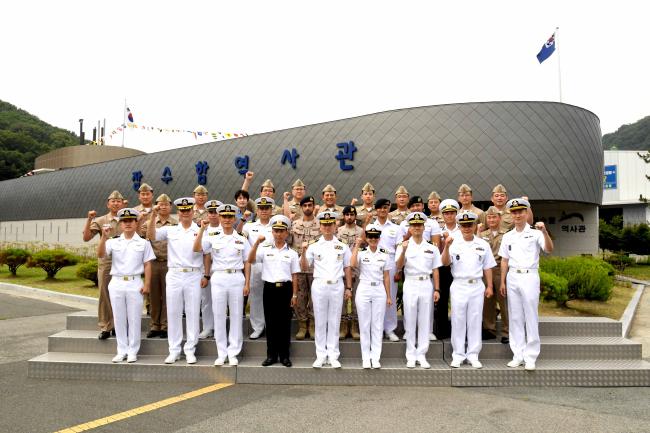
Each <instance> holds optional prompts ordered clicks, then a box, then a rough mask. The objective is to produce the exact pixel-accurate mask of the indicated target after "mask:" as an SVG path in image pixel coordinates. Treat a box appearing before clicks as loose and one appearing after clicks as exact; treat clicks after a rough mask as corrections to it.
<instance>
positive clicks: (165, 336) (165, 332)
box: [158, 331, 167, 338]
mask: <svg viewBox="0 0 650 433" xmlns="http://www.w3.org/2000/svg"><path fill="white" fill-rule="evenodd" d="M158 336H159V337H160V338H167V331H160V333H159V334H158Z"/></svg>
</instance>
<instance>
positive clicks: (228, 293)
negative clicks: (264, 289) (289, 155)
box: [194, 204, 250, 366]
mask: <svg viewBox="0 0 650 433" xmlns="http://www.w3.org/2000/svg"><path fill="white" fill-rule="evenodd" d="M217 212H219V219H220V220H221V229H222V233H221V234H219V235H217V236H213V237H209V238H203V236H202V235H203V233H202V232H203V231H204V230H205V228H206V226H207V224H205V223H204V224H203V225H202V226H201V229H200V230H199V237H198V238H197V239H196V240H195V241H194V251H199V252H200V251H202V252H203V254H204V255H205V256H206V257H207V258H208V262H207V264H206V273H207V270H210V271H211V273H212V277H211V279H210V282H211V286H212V312H213V313H214V340H215V343H216V345H217V359H216V360H215V361H214V365H223V364H224V363H225V362H226V358H228V362H229V364H230V365H233V366H234V365H238V364H239V360H238V359H237V356H238V355H239V353H240V352H241V348H242V344H243V342H244V338H243V336H242V325H243V323H242V322H243V319H242V314H243V308H244V296H245V295H248V292H249V287H250V286H249V277H250V264H249V263H248V256H249V253H250V245H249V244H248V241H247V240H246V238H245V237H244V236H242V235H240V234H239V233H237V232H236V231H235V229H234V224H235V214H236V213H237V207H236V206H235V205H232V204H222V205H221V206H219V207H218V208H217ZM226 309H228V311H229V312H230V329H229V331H228V333H227V334H226Z"/></svg>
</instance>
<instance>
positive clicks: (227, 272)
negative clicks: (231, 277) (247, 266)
mask: <svg viewBox="0 0 650 433" xmlns="http://www.w3.org/2000/svg"><path fill="white" fill-rule="evenodd" d="M212 272H223V273H225V274H235V273H237V272H241V269H215V270H214V271H212Z"/></svg>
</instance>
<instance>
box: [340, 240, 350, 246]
mask: <svg viewBox="0 0 650 433" xmlns="http://www.w3.org/2000/svg"><path fill="white" fill-rule="evenodd" d="M339 242H341V243H342V244H345V245H347V244H348V241H347V240H345V239H339Z"/></svg>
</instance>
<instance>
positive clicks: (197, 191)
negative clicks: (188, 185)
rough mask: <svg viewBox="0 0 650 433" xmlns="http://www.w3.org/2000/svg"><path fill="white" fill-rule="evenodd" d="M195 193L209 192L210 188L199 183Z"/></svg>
mask: <svg viewBox="0 0 650 433" xmlns="http://www.w3.org/2000/svg"><path fill="white" fill-rule="evenodd" d="M193 192H194V194H207V193H208V189H207V188H206V187H204V186H203V185H199V186H197V187H196V188H194V191H193Z"/></svg>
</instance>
